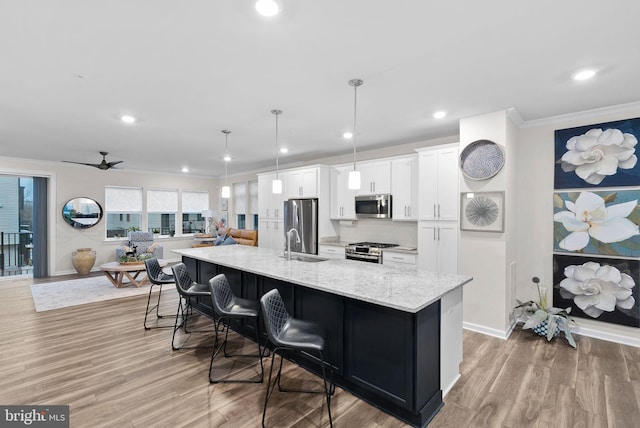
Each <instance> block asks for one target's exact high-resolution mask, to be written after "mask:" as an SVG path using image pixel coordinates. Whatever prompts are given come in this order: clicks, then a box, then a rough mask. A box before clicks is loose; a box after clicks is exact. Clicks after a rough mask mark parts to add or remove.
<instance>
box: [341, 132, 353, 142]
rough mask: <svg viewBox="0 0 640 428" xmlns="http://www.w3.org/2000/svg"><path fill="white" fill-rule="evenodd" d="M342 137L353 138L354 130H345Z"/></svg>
mask: <svg viewBox="0 0 640 428" xmlns="http://www.w3.org/2000/svg"><path fill="white" fill-rule="evenodd" d="M342 138H344V139H346V140H350V139H352V138H353V133H352V132H345V133H344V134H342Z"/></svg>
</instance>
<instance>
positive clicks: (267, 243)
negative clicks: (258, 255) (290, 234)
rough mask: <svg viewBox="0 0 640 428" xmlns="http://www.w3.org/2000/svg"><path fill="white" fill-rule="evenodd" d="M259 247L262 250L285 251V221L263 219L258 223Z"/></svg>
mask: <svg viewBox="0 0 640 428" xmlns="http://www.w3.org/2000/svg"><path fill="white" fill-rule="evenodd" d="M258 246H259V247H262V248H273V249H274V250H283V249H284V220H279V219H273V218H268V219H263V220H259V221H258Z"/></svg>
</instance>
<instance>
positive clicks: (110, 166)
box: [107, 161, 124, 168]
mask: <svg viewBox="0 0 640 428" xmlns="http://www.w3.org/2000/svg"><path fill="white" fill-rule="evenodd" d="M122 162H124V161H113V162H107V165H109V168H113V166H114V165H118V164H119V163H122Z"/></svg>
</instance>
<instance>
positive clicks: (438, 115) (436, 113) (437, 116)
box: [433, 111, 447, 119]
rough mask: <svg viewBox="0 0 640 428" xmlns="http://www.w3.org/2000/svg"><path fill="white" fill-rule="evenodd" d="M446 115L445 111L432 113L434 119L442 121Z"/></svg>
mask: <svg viewBox="0 0 640 428" xmlns="http://www.w3.org/2000/svg"><path fill="white" fill-rule="evenodd" d="M446 115H447V112H446V111H437V112H435V113H433V117H435V118H436V119H442V118H443V117H445V116H446Z"/></svg>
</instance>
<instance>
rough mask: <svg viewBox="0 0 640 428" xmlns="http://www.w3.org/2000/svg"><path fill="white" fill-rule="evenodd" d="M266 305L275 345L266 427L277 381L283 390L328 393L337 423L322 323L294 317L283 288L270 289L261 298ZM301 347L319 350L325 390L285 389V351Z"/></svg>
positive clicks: (266, 321) (313, 351)
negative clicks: (276, 364)
mask: <svg viewBox="0 0 640 428" xmlns="http://www.w3.org/2000/svg"><path fill="white" fill-rule="evenodd" d="M260 305H261V307H262V315H263V318H264V324H265V327H266V329H267V336H268V337H269V341H271V343H272V344H273V345H274V346H275V348H274V349H273V350H272V353H271V368H270V369H269V381H268V383H267V393H266V395H265V398H264V408H263V410H262V426H263V427H264V419H265V416H266V414H267V402H268V401H269V397H270V396H271V394H272V393H273V390H274V389H275V385H276V383H277V384H278V390H279V391H281V392H304V393H315V394H324V395H325V398H326V401H327V411H328V412H329V425H330V426H332V427H333V420H332V419H331V396H332V395H333V394H334V392H335V384H334V382H333V369H331V381H328V380H327V375H326V370H325V364H326V363H325V361H324V357H323V355H322V351H324V348H325V339H324V336H323V335H322V333H321V331H320V330H321V329H320V326H319V325H318V324H316V323H312V322H310V321H303V320H300V319H295V318H292V317H291V316H290V315H289V313H288V312H287V309H286V308H285V306H284V302H283V301H282V297H281V296H280V292H278V290H277V289H274V290H271V291H269V292H268V293H267V294H265V295H264V296H262V297H261V298H260ZM286 350H289V351H297V352H302V351H304V352H306V353H309V354H312V355H313V354H315V355H317V356H318V357H319V358H320V365H321V367H322V380H323V383H324V389H323V390H301V389H285V388H283V387H282V386H281V385H280V378H281V374H282V360H283V351H286ZM277 353H279V354H280V367H279V368H278V374H277V375H276V379H275V380H274V383H273V385H272V384H271V375H272V374H273V363H274V362H275V356H276V354H277Z"/></svg>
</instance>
